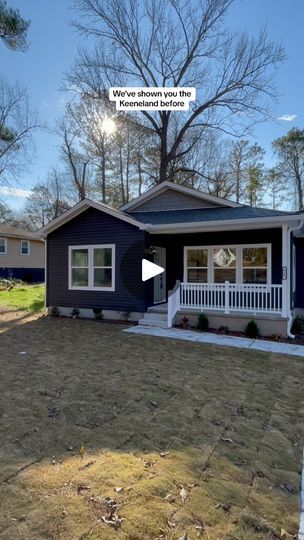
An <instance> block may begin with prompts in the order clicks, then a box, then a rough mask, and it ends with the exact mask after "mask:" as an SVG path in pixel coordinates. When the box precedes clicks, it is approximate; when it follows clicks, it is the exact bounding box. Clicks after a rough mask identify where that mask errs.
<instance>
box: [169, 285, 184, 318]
mask: <svg viewBox="0 0 304 540" xmlns="http://www.w3.org/2000/svg"><path fill="white" fill-rule="evenodd" d="M180 295H181V283H180V281H177V282H176V284H175V286H174V289H173V290H172V291H169V292H168V319H167V324H168V328H171V327H172V324H173V321H174V317H175V315H176V313H177V312H178V310H179V309H180Z"/></svg>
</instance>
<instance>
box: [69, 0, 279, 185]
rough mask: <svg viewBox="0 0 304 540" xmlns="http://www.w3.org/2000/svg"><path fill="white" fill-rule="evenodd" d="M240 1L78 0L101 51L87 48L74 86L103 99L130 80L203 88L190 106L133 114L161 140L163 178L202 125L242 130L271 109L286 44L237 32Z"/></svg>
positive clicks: (85, 27) (81, 25) (87, 31)
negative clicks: (234, 8)
mask: <svg viewBox="0 0 304 540" xmlns="http://www.w3.org/2000/svg"><path fill="white" fill-rule="evenodd" d="M232 3H233V0H204V1H199V0H192V1H191V2H183V3H182V2H179V1H175V0H170V1H166V0H147V1H146V2H140V3H139V2H137V0H125V1H121V0H75V6H76V8H77V9H78V13H79V15H80V17H79V21H81V22H77V23H75V26H76V27H77V28H78V30H79V31H80V32H81V33H82V34H84V35H85V36H89V37H91V38H92V39H93V40H94V43H95V46H94V47H93V52H88V51H86V50H83V51H82V52H81V54H80V57H79V58H78V60H77V61H76V63H75V66H74V69H73V70H72V72H71V73H70V75H69V76H68V77H67V86H68V87H70V88H73V89H75V88H77V91H80V92H82V93H84V94H86V95H91V96H93V97H95V98H99V99H101V100H104V99H105V89H107V88H108V87H109V86H115V85H117V84H122V85H124V84H125V83H126V82H127V84H128V86H145V87H150V86H153V87H162V86H167V87H172V86H195V87H196V88H197V100H196V102H194V103H192V104H191V105H190V108H189V112H185V113H173V112H172V111H155V112H153V111H152V112H151V111H147V110H144V111H141V112H140V113H137V114H130V117H131V118H132V119H133V121H134V123H135V124H136V123H137V124H139V125H141V126H144V127H145V128H146V129H148V130H150V132H151V134H153V135H154V136H155V138H156V139H157V140H158V152H159V174H158V181H160V182H162V181H164V180H166V179H168V178H169V179H171V180H174V173H175V167H172V163H173V162H174V163H175V166H176V167H178V163H179V161H180V160H181V159H182V158H183V157H184V156H185V155H186V154H187V153H188V152H189V151H190V150H191V149H192V148H193V145H195V144H196V140H197V141H198V140H199V139H200V137H201V131H202V130H206V129H208V128H213V129H216V130H221V131H224V132H226V133H232V134H237V135H240V133H241V134H243V133H244V130H245V129H246V127H248V124H253V123H254V122H255V121H257V120H261V119H264V118H265V117H266V116H267V115H268V114H269V112H270V105H271V99H272V98H273V97H274V95H275V87H274V83H273V77H274V75H275V72H276V70H277V68H278V65H279V63H280V62H281V61H282V59H283V57H284V55H283V51H282V48H281V47H280V46H278V45H276V44H274V43H273V42H271V41H269V40H268V37H267V33H266V30H262V31H261V33H260V35H259V36H258V37H257V38H256V39H253V38H250V37H248V36H247V35H245V34H241V35H240V34H230V33H229V32H228V31H227V28H225V24H224V23H225V16H226V14H227V12H228V9H229V7H230V5H231V4H232ZM176 115H178V122H177V124H178V126H177V129H176V118H177V117H176ZM174 116H175V120H174V121H173V118H174Z"/></svg>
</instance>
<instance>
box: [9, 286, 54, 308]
mask: <svg viewBox="0 0 304 540" xmlns="http://www.w3.org/2000/svg"><path fill="white" fill-rule="evenodd" d="M44 294H45V286H44V285H20V286H19V285H18V286H17V287H15V288H14V289H11V290H10V291H0V308H3V307H9V308H13V309H19V310H26V311H33V312H35V313H36V312H38V311H41V310H42V309H43V307H44Z"/></svg>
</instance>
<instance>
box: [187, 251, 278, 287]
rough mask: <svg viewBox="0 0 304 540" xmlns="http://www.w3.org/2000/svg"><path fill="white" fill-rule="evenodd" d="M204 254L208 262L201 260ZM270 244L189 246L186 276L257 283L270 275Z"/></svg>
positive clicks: (199, 280)
mask: <svg viewBox="0 0 304 540" xmlns="http://www.w3.org/2000/svg"><path fill="white" fill-rule="evenodd" d="M202 254H203V255H204V257H205V259H204V262H206V264H205V265H202V264H200V261H201V259H202ZM269 265H270V251H269V246H268V245H266V246H265V245H264V246H263V245H261V246H256V245H255V246H248V245H247V246H242V245H239V246H219V247H214V246H210V247H209V248H207V247H202V248H200V247H197V248H193V249H192V248H186V252H185V278H186V280H187V281H188V282H190V283H191V282H192V283H195V282H197V283H208V282H209V283H224V282H225V281H229V282H231V283H257V284H259V283H260V284H267V283H268V282H269V279H270V266H269Z"/></svg>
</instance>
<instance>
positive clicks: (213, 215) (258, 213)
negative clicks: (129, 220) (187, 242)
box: [129, 206, 301, 225]
mask: <svg viewBox="0 0 304 540" xmlns="http://www.w3.org/2000/svg"><path fill="white" fill-rule="evenodd" d="M297 214H301V212H284V211H283V210H270V209H269V208H253V207H251V206H241V207H238V208H229V207H221V208H196V209H194V210H163V211H160V212H132V213H130V214H129V215H130V216H132V217H133V218H134V219H136V220H138V221H141V222H143V223H151V224H152V225H166V224H167V223H168V224H172V223H195V222H199V221H202V222H204V221H221V220H229V219H248V218H265V217H276V216H278V217H280V216H288V215H297Z"/></svg>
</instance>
